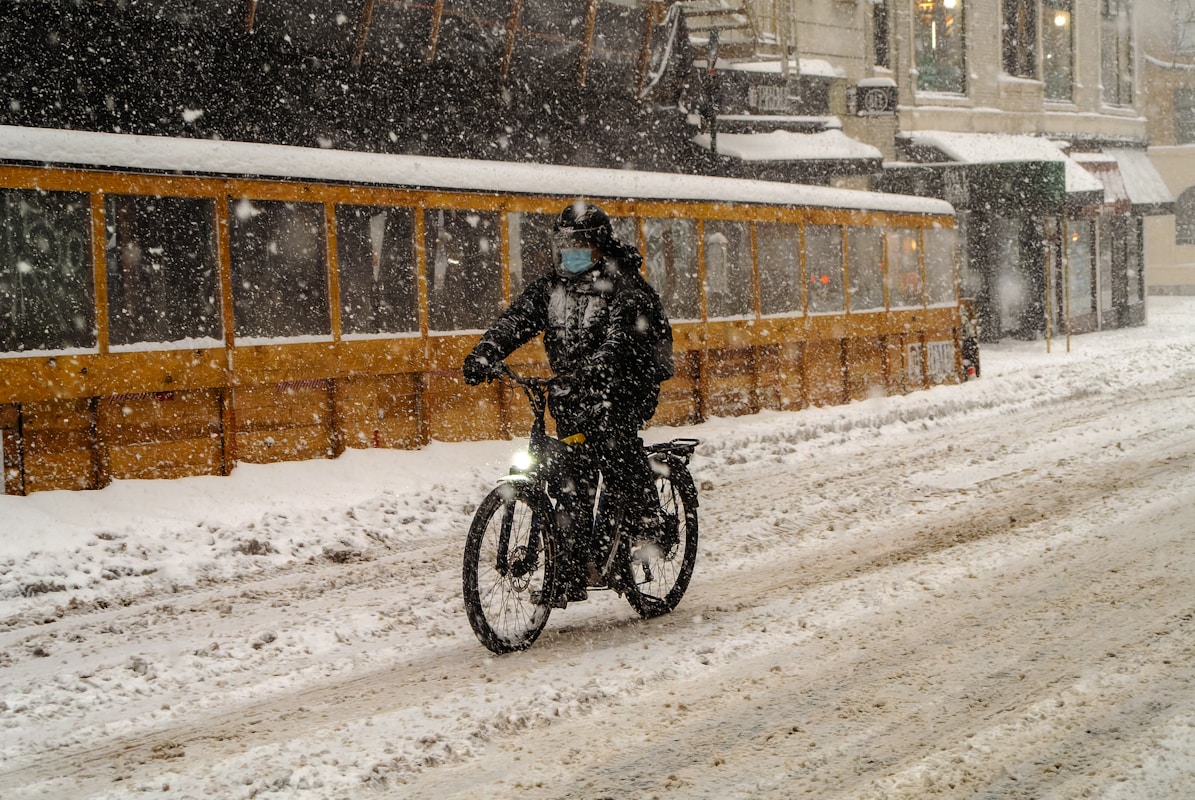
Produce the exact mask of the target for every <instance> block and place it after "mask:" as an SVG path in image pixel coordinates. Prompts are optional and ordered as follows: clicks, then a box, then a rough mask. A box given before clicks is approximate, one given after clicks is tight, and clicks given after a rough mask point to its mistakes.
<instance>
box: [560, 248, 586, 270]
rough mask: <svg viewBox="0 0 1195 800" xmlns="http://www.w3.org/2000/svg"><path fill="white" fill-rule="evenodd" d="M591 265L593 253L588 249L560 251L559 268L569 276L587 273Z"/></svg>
mask: <svg viewBox="0 0 1195 800" xmlns="http://www.w3.org/2000/svg"><path fill="white" fill-rule="evenodd" d="M593 264H594V261H593V251H592V250H589V249H588V248H581V247H566V248H565V249H563V250H561V251H560V268H561V269H563V270H564V271H565V272H567V273H568V274H569V275H580V274H581V273H583V272H588V271H589V269H590V268H591V267H593Z"/></svg>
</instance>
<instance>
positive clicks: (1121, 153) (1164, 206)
mask: <svg viewBox="0 0 1195 800" xmlns="http://www.w3.org/2000/svg"><path fill="white" fill-rule="evenodd" d="M1104 152H1105V153H1107V154H1108V155H1110V156H1112V157H1113V158H1115V159H1116V163H1117V164H1118V165H1119V166H1120V176H1121V178H1122V179H1123V180H1124V188H1125V191H1126V192H1128V195H1129V202H1131V203H1132V204H1133V212H1134V213H1136V214H1141V215H1143V216H1153V215H1165V214H1173V213H1174V197H1173V195H1171V194H1170V190H1169V189H1167V188H1166V183H1165V181H1163V180H1162V176H1161V175H1160V174H1158V170H1157V169H1156V168H1155V167H1154V165H1153V162H1152V161H1150V160H1149V156H1148V155H1146V153H1145V151H1144V150H1132V149H1127V148H1119V147H1117V148H1113V147H1109V148H1107V149H1105V150H1104Z"/></svg>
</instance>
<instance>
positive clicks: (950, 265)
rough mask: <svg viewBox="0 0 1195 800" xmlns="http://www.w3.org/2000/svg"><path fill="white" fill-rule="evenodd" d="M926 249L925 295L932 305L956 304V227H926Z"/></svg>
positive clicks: (924, 233)
mask: <svg viewBox="0 0 1195 800" xmlns="http://www.w3.org/2000/svg"><path fill="white" fill-rule="evenodd" d="M921 238H922V242H923V243H924V244H923V249H924V251H925V256H924V258H925V295H926V301H927V302H928V303H929V305H931V306H935V305H954V303H955V302H956V301H957V299H958V298H957V295H956V294H955V291H956V290H955V282H954V280H955V279H954V259H955V248H956V242H957V235H956V232H955V230H954V228H925V229H923V230H922V232H921Z"/></svg>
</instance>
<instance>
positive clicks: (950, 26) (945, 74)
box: [913, 0, 967, 94]
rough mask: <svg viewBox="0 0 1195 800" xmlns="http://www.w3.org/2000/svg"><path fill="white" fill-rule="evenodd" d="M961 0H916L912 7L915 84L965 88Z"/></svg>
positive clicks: (942, 88)
mask: <svg viewBox="0 0 1195 800" xmlns="http://www.w3.org/2000/svg"><path fill="white" fill-rule="evenodd" d="M963 3H964V0H917V3H916V5H915V6H914V9H913V12H914V13H913V19H914V26H915V27H914V43H913V47H914V53H915V56H916V59H917V88H918V89H919V90H921V91H923V92H952V93H955V94H963V93H965V92H966V91H967V56H966V43H965V40H964V36H965V19H964V14H963Z"/></svg>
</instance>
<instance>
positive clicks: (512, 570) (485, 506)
mask: <svg viewBox="0 0 1195 800" xmlns="http://www.w3.org/2000/svg"><path fill="white" fill-rule="evenodd" d="M550 513H551V512H550V506H549V504H548V500H547V498H546V497H543V495H541V494H537V493H535V492H533V491H528V490H526V489H524V488H523V487H518V486H512V485H510V484H504V485H502V486H499V487H498V488H496V489H494V490H493V491H492V492H490V493H489V494H488V495H486V498H485V500H483V501H482V502H481V505H480V506H478V508H477V513H476V514H474V516H473V524H472V525H470V526H469V537H468V540H467V541H466V542H465V562H464V571H463V583H464V598H465V611H466V613H467V614H468V616H469V624H470V625H471V626H472V627H473V632H474V633H475V634H477V638H478V640H479V641H480V642H481V643H482V644H483V645H485V646H486V647H488V648H489V649H490V650H492V651H493V652H495V653H509V652H512V651H514V650H525V649H527V648H528V647H530V646H531V645H532V644H533V643H534V642H535V640H536V639H537V638H538V637H539V634H540V632H541V631H542V630H543V629H544V625H546V624H547V622H548V615H549V614H550V613H551V611H552V609H551V605H550V603H549V602H547V599H548V598H551V597H552V596H553V591H554V588H555V568H554V566H553V560H552V537H551V532H550V530H549V525H550V524H551V523H550V522H549V520H550V516H549V515H550Z"/></svg>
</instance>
